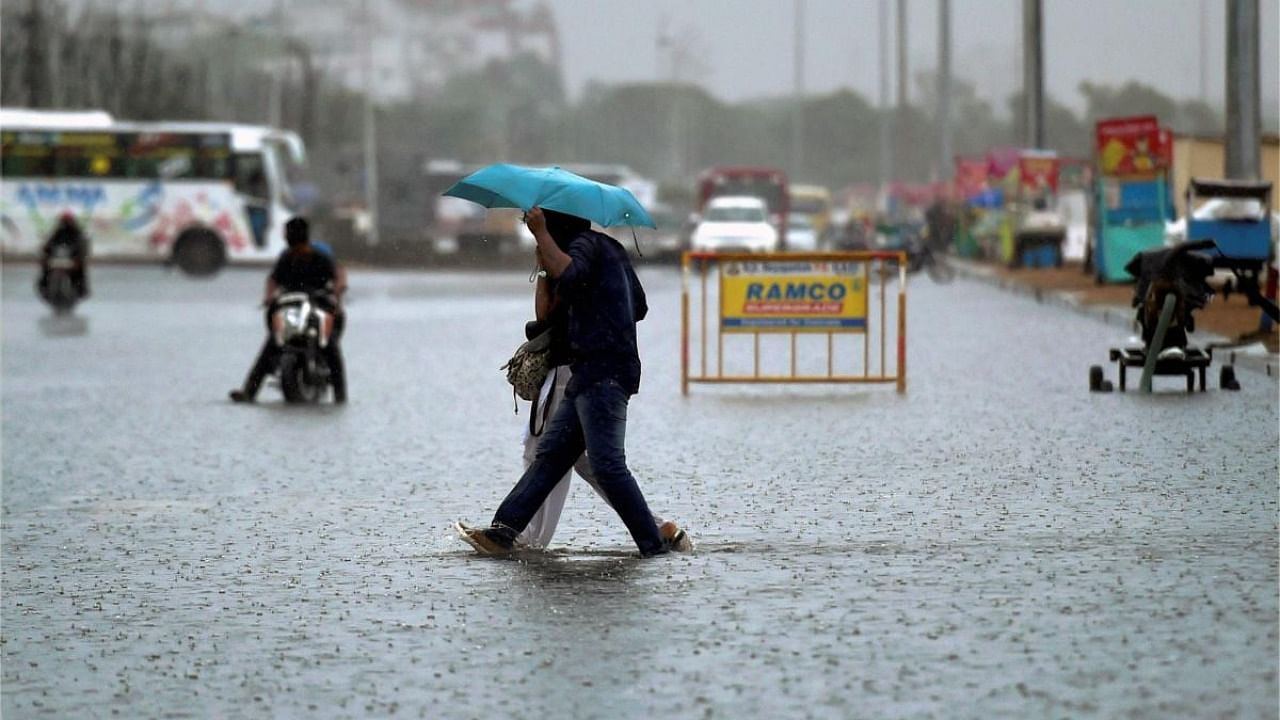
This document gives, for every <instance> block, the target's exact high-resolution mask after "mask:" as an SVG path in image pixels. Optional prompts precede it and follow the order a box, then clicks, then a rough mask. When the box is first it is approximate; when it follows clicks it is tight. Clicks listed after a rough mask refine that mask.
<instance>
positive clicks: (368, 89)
mask: <svg viewBox="0 0 1280 720" xmlns="http://www.w3.org/2000/svg"><path fill="white" fill-rule="evenodd" d="M360 10H361V13H362V14H363V16H364V17H363V20H364V36H363V41H364V48H363V52H362V53H361V55H362V61H363V68H362V69H363V73H362V74H363V76H364V83H363V84H364V202H365V206H366V207H367V210H368V215H369V235H368V242H369V244H370V245H377V244H378V135H377V132H378V131H377V128H376V127H375V125H374V121H375V118H374V112H373V110H374V108H373V99H374V98H373V95H374V87H373V17H372V16H371V15H370V14H369V0H360Z"/></svg>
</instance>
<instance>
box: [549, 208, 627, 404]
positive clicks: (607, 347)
mask: <svg viewBox="0 0 1280 720" xmlns="http://www.w3.org/2000/svg"><path fill="white" fill-rule="evenodd" d="M568 255H569V257H570V258H571V259H572V262H570V263H569V267H568V268H567V269H566V270H565V271H564V272H563V273H561V275H560V278H559V282H558V284H557V288H556V289H557V291H558V292H559V294H560V298H561V301H562V302H566V303H567V304H568V311H569V332H568V339H569V356H570V363H569V367H570V369H571V370H573V379H572V380H570V381H569V387H568V388H567V389H566V391H565V394H566V396H568V397H573V396H574V395H577V394H578V393H579V392H580V391H581V390H584V389H586V388H588V387H590V386H591V385H593V384H595V383H597V382H599V381H601V380H605V379H611V380H614V381H616V382H617V383H618V384H619V385H621V386H622V388H623V389H624V390H625V391H626V392H627V394H629V395H634V394H635V393H636V392H638V391H639V389H640V353H639V352H638V351H637V349H636V322H638V321H640V320H643V319H644V316H645V315H646V314H647V313H648V311H649V306H648V304H647V303H646V302H645V296H644V288H643V287H641V286H640V280H639V278H637V277H636V273H635V270H634V269H633V268H632V267H631V260H630V259H629V258H628V257H627V251H626V250H625V249H624V248H623V247H622V246H621V245H619V244H618V241H616V240H614V239H613V238H611V237H609V236H608V235H605V234H604V233H599V232H595V231H590V230H589V231H587V232H584V233H582V234H580V235H578V237H577V238H575V239H574V240H573V242H572V243H570V245H569V252H568Z"/></svg>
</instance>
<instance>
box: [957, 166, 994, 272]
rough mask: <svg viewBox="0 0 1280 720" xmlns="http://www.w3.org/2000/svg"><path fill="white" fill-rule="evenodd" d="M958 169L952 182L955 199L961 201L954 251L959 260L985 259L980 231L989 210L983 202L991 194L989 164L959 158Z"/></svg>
mask: <svg viewBox="0 0 1280 720" xmlns="http://www.w3.org/2000/svg"><path fill="white" fill-rule="evenodd" d="M955 168H956V175H955V179H954V180H953V181H952V182H953V187H954V190H955V195H956V196H957V197H959V198H960V213H959V217H958V218H957V222H956V237H955V244H954V247H953V248H952V251H953V252H954V253H955V254H956V255H957V256H958V257H963V258H977V257H981V256H982V244H981V242H980V240H979V236H978V234H977V232H976V230H977V226H978V225H979V223H980V222H981V219H982V216H983V214H985V211H986V206H985V205H983V204H981V203H980V202H979V201H980V200H981V198H982V197H983V195H984V193H986V192H987V190H988V188H987V162H986V160H984V159H983V158H967V157H957V158H956V159H955Z"/></svg>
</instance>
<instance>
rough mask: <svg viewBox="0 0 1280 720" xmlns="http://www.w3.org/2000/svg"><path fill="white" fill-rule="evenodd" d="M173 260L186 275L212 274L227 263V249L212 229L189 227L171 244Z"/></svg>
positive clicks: (200, 275)
mask: <svg viewBox="0 0 1280 720" xmlns="http://www.w3.org/2000/svg"><path fill="white" fill-rule="evenodd" d="M173 261H174V262H175V263H176V264H177V265H178V267H179V268H181V269H182V271H183V272H185V273H186V274H188V275H195V276H198V277H202V276H207V275H213V274H215V273H217V272H218V271H219V270H221V269H222V266H223V265H225V264H226V263H227V249H226V246H225V245H223V243H222V238H220V237H218V234H217V233H215V232H214V231H212V230H210V229H208V228H189V229H187V230H183V231H182V234H181V235H179V236H178V239H177V241H176V242H174V244H173Z"/></svg>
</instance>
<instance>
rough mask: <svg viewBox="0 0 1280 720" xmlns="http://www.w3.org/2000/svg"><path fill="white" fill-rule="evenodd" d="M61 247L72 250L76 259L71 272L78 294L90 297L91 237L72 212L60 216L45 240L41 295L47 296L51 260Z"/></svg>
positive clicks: (41, 263) (41, 265)
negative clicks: (86, 235)
mask: <svg viewBox="0 0 1280 720" xmlns="http://www.w3.org/2000/svg"><path fill="white" fill-rule="evenodd" d="M60 247H65V248H67V249H68V250H69V251H70V254H71V258H72V259H73V260H75V263H76V265H75V268H73V269H72V270H71V271H70V273H71V283H72V284H73V285H74V286H75V288H76V294H77V295H79V296H80V298H82V299H83V298H87V297H89V274H88V264H87V260H88V257H89V239H88V238H87V237H85V234H84V230H82V229H81V228H80V223H79V222H77V221H76V216H75V215H74V214H73V213H71V212H64V213H62V214H61V215H60V216H58V225H57V227H55V228H54V230H53V233H52V234H50V235H49V239H48V240H47V241H46V242H45V244H44V248H43V250H42V251H41V254H40V281H39V283H38V288H39V290H40V296H41V297H45V295H46V292H47V291H48V287H49V261H50V260H51V259H52V258H53V256H54V254H55V253H56V252H57V251H58V249H59V248H60Z"/></svg>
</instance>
